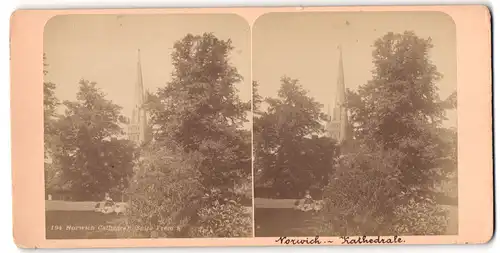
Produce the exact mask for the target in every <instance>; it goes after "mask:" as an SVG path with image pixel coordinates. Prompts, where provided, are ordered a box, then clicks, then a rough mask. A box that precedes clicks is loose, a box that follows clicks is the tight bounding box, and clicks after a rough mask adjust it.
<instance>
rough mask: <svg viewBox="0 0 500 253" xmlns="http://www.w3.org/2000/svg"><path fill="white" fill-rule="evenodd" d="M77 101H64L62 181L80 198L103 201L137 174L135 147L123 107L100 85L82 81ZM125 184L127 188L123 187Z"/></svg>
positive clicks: (60, 150) (59, 124)
mask: <svg viewBox="0 0 500 253" xmlns="http://www.w3.org/2000/svg"><path fill="white" fill-rule="evenodd" d="M79 85H80V86H79V91H78V93H77V99H76V101H64V102H63V104H64V106H65V107H66V110H65V113H64V115H62V116H61V117H60V119H59V120H58V121H57V123H56V124H57V127H56V129H57V134H58V135H59V144H58V150H57V152H55V153H54V157H53V158H54V160H55V161H56V162H57V164H58V165H59V166H60V169H61V172H62V175H61V178H62V181H61V182H60V184H64V185H66V187H67V188H68V189H69V190H70V191H71V192H72V193H73V195H74V197H75V198H78V199H84V200H85V199H95V198H102V197H103V195H104V193H105V192H109V191H110V190H111V189H113V188H115V187H126V186H127V185H126V184H127V182H128V181H127V179H128V177H129V176H130V175H131V174H132V172H133V166H134V159H135V147H134V145H133V143H132V142H130V141H129V140H126V139H123V138H120V137H122V135H123V134H124V132H123V130H122V128H121V126H120V124H122V123H125V122H126V119H125V117H123V116H122V115H121V113H120V111H121V107H120V106H118V105H116V104H114V103H113V102H112V101H110V100H107V99H106V98H105V94H104V93H103V92H102V91H101V90H100V89H99V88H98V87H97V85H96V83H93V82H89V81H87V80H81V81H80V83H79ZM120 184H123V186H119V185H120Z"/></svg>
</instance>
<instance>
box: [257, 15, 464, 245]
mask: <svg viewBox="0 0 500 253" xmlns="http://www.w3.org/2000/svg"><path fill="white" fill-rule="evenodd" d="M456 50H457V48H456V36H455V24H454V22H453V19H452V18H451V17H449V16H448V15H446V14H444V13H441V12H352V13H346V12H342V13H335V12H295V13H284V12H283V13H268V14H265V15H263V16H261V17H259V18H258V19H257V20H256V21H255V23H254V25H253V28H252V84H253V94H252V96H253V137H252V140H253V141H252V142H253V177H254V220H255V225H254V226H255V236H256V237H282V236H363V235H366V236H377V235H380V236H389V235H401V236H411V235H457V234H458V204H459V203H458V181H457V178H458V175H457V174H458V173H457V112H456V107H457V85H456V82H457V67H456V65H457V59H456Z"/></svg>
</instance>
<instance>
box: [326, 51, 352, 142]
mask: <svg viewBox="0 0 500 253" xmlns="http://www.w3.org/2000/svg"><path fill="white" fill-rule="evenodd" d="M338 49H339V68H338V73H337V85H336V92H335V96H334V99H333V105H334V107H333V110H330V105H328V114H329V115H328V116H329V122H328V123H327V125H326V128H327V133H328V136H329V137H330V138H334V139H336V140H337V142H339V143H341V142H343V141H344V140H345V139H346V131H347V109H346V108H345V105H344V103H345V83H344V65H343V60H342V47H341V46H340V45H339V47H338Z"/></svg>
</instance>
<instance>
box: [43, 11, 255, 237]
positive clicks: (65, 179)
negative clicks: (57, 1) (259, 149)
mask: <svg viewBox="0 0 500 253" xmlns="http://www.w3.org/2000/svg"><path fill="white" fill-rule="evenodd" d="M250 43H251V36H250V26H249V25H248V23H247V22H246V21H245V20H244V19H243V18H241V17H239V16H237V15H232V14H168V15H64V16H56V17H54V18H52V19H51V20H49V21H48V22H47V24H46V26H45V31H44V55H43V58H44V68H43V72H44V82H43V92H44V106H43V108H44V148H45V152H44V153H45V154H44V155H45V165H44V167H45V224H46V239H113V238H220V237H252V236H253V213H252V212H253V208H252V192H253V187H252V161H251V160H252V147H251V127H252V124H251V117H252V115H251V93H252V84H251V77H250V72H251V59H250V53H251V52H250V51H251V50H250ZM40 71H42V70H40Z"/></svg>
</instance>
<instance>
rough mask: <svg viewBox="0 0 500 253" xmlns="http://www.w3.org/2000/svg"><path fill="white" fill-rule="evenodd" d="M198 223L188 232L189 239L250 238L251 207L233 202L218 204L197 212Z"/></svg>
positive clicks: (215, 202)
mask: <svg viewBox="0 0 500 253" xmlns="http://www.w3.org/2000/svg"><path fill="white" fill-rule="evenodd" d="M198 216H199V217H200V219H199V222H198V223H197V224H196V226H195V227H194V228H193V229H192V230H191V231H190V237H196V238H200V237H251V236H252V224H253V223H252V215H251V207H243V206H241V205H240V204H237V203H235V202H226V203H219V201H217V200H215V201H214V203H213V204H212V205H210V206H205V207H203V208H201V209H200V210H199V211H198Z"/></svg>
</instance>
